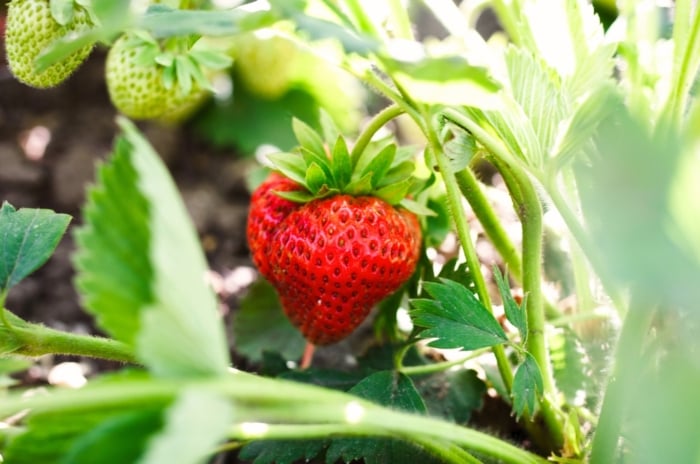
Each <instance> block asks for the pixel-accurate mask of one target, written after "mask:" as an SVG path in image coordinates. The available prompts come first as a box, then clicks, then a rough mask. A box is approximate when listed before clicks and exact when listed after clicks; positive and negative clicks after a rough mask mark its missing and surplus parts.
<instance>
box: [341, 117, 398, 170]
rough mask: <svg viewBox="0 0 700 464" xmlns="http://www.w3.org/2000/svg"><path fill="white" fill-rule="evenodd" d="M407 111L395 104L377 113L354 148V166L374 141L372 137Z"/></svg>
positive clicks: (352, 156)
mask: <svg viewBox="0 0 700 464" xmlns="http://www.w3.org/2000/svg"><path fill="white" fill-rule="evenodd" d="M405 112H406V111H405V110H404V109H403V108H401V107H400V106H398V105H396V104H393V105H389V106H387V107H386V108H384V109H383V110H382V111H380V112H379V113H377V114H376V115H375V116H374V117H373V118H372V119H371V120H370V121H369V123H368V124H367V126H366V127H365V128H364V129H363V131H362V133H360V135H359V137H357V140H356V141H355V145H353V147H352V151H351V153H350V157H351V159H352V161H353V164H356V163H357V160H358V159H359V158H360V156H361V155H362V152H364V151H365V149H366V148H367V145H369V143H370V142H371V141H372V137H374V134H376V133H377V131H378V130H379V129H381V128H382V127H383V126H384V125H385V124H386V123H387V122H389V121H391V120H392V119H394V118H395V117H397V116H399V115H401V114H403V113H405Z"/></svg>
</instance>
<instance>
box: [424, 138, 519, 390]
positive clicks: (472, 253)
mask: <svg viewBox="0 0 700 464" xmlns="http://www.w3.org/2000/svg"><path fill="white" fill-rule="evenodd" d="M426 135H427V137H428V143H429V146H430V149H431V150H432V151H433V153H434V155H435V159H436V161H437V164H438V168H439V169H440V174H441V175H442V178H443V182H444V184H445V190H446V193H447V200H448V202H449V205H450V210H451V211H452V218H453V219H454V221H455V226H456V228H457V236H458V237H459V241H460V244H461V245H462V250H463V251H464V256H465V259H466V261H467V265H468V266H469V270H470V271H471V273H472V276H473V279H474V285H475V287H476V292H477V294H478V295H479V300H480V301H481V303H482V304H483V305H484V306H485V307H486V309H488V310H489V311H490V312H491V313H493V306H492V304H491V297H490V296H489V292H488V287H487V286H486V281H485V279H484V275H483V273H482V272H481V264H480V262H479V257H478V256H477V254H476V249H475V247H474V244H473V243H472V240H471V235H470V234H469V223H468V221H467V218H466V215H465V213H464V208H463V207H462V196H461V194H460V191H459V186H458V185H457V179H456V177H455V174H454V172H453V171H452V169H451V168H450V165H449V161H448V160H447V157H446V156H445V154H444V152H443V150H442V147H441V145H440V141H439V140H438V137H437V134H436V133H435V130H434V128H432V127H430V128H428V131H427V133H426ZM493 353H494V355H495V356H496V362H497V364H498V371H499V372H500V374H501V377H502V378H503V384H504V385H505V388H506V391H507V392H508V393H510V391H511V389H512V387H513V371H512V368H511V365H510V363H509V362H508V358H507V357H506V352H505V348H504V347H503V345H496V346H494V347H493Z"/></svg>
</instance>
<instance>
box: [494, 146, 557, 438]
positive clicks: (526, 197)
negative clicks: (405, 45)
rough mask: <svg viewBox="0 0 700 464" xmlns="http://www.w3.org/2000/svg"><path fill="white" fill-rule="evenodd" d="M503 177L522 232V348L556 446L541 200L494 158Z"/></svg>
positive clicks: (525, 180) (525, 181)
mask: <svg viewBox="0 0 700 464" xmlns="http://www.w3.org/2000/svg"><path fill="white" fill-rule="evenodd" d="M496 166H497V167H498V168H499V170H500V172H501V175H503V179H504V180H505V182H506V185H507V186H508V190H509V191H510V192H511V196H512V197H513V199H514V201H516V202H517V203H516V211H517V212H518V216H519V217H520V223H521V225H522V234H523V245H522V246H523V268H522V276H523V291H524V293H525V295H527V325H528V335H527V343H526V348H527V351H528V352H529V353H530V354H531V355H532V356H533V357H534V358H535V360H536V361H537V364H538V366H539V368H540V372H541V373H542V386H543V392H542V398H541V401H540V408H541V413H542V417H543V419H544V421H545V423H546V424H547V428H548V429H549V432H550V437H551V440H552V442H553V445H554V447H555V448H556V449H559V448H560V447H561V446H562V445H563V443H564V431H563V429H562V423H561V421H560V417H559V414H558V411H557V408H556V406H555V405H554V404H553V403H552V402H553V401H556V398H557V397H558V394H557V389H556V385H555V383H554V372H553V370H552V363H551V360H550V358H549V349H548V348H547V339H546V332H545V331H546V318H545V311H544V295H543V294H542V239H543V228H542V216H543V211H542V204H541V203H540V199H539V197H538V196H537V192H536V191H535V188H534V186H533V185H532V182H531V181H530V179H529V178H528V177H527V175H526V174H525V173H523V172H521V171H518V170H516V169H512V168H511V167H510V166H509V165H507V164H505V163H504V162H501V161H500V160H496Z"/></svg>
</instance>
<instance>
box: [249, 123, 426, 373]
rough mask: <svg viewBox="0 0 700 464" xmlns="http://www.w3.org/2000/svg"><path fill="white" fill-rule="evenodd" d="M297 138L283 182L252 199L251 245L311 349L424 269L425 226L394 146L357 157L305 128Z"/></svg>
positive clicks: (283, 159)
mask: <svg viewBox="0 0 700 464" xmlns="http://www.w3.org/2000/svg"><path fill="white" fill-rule="evenodd" d="M294 131H295V133H296V136H297V139H298V140H299V142H300V145H301V147H300V148H299V150H298V151H297V153H296V154H294V153H284V154H279V155H275V156H272V157H270V159H271V161H272V162H273V163H274V164H275V166H277V167H278V168H279V170H280V171H281V172H282V175H280V174H273V175H272V176H270V178H269V179H268V180H266V181H265V182H264V183H263V184H262V185H261V186H260V187H259V188H258V190H257V191H256V192H255V193H254V194H253V198H252V203H251V209H250V213H249V218H248V230H247V233H248V244H249V247H250V249H251V252H252V254H253V261H254V262H255V264H256V265H257V266H258V268H259V269H260V272H261V274H262V275H263V276H265V277H266V278H267V279H268V280H269V281H270V282H271V283H272V284H273V285H274V287H275V288H276V290H277V293H278V294H279V297H280V301H281V303H282V306H283V308H284V312H285V314H286V315H287V317H288V318H289V319H290V320H291V322H292V323H293V324H294V325H295V326H296V327H297V328H299V330H300V331H301V332H302V334H303V335H304V337H306V339H307V340H308V341H309V342H310V343H311V344H314V345H326V344H330V343H335V342H337V341H339V340H341V339H343V338H344V337H346V336H348V335H349V334H350V333H351V332H352V331H353V330H355V328H356V327H357V326H358V325H359V324H360V323H361V322H362V321H363V320H364V319H365V318H366V317H367V315H368V314H369V312H370V310H371V309H372V307H373V306H374V305H375V304H377V303H379V302H380V301H381V300H382V299H383V298H385V297H386V296H388V295H389V294H391V293H393V292H395V291H396V290H398V289H399V287H401V285H403V283H404V282H406V280H408V278H409V277H410V276H411V275H412V274H413V272H414V270H415V268H416V264H417V262H418V257H419V254H420V247H421V230H420V225H419V223H418V219H417V217H416V216H415V214H413V213H412V212H409V211H408V210H407V209H405V208H404V207H403V206H404V205H406V206H411V207H414V208H418V206H416V204H415V203H413V202H410V201H407V200H406V199H405V197H406V196H407V194H408V192H409V191H411V188H412V187H413V186H414V179H413V178H412V177H411V173H412V171H413V164H412V162H410V161H409V160H408V157H407V156H406V155H405V154H398V153H397V149H396V146H394V145H388V146H384V147H377V148H374V149H371V150H365V152H364V153H361V154H355V155H354V156H351V155H350V153H349V151H348V149H347V146H346V144H345V141H344V139H343V138H342V137H339V139H338V140H337V141H336V143H335V145H334V146H333V147H332V148H329V146H328V144H327V143H324V141H323V140H321V138H320V137H319V136H318V135H317V134H316V133H315V132H314V131H313V130H312V129H311V128H309V127H308V126H306V125H304V124H302V123H300V122H299V121H295V122H294ZM290 179H293V180H290ZM399 204H400V205H401V206H399ZM394 205H396V206H394ZM307 352H308V353H311V351H309V350H307ZM305 359H306V360H308V359H307V358H306V355H305Z"/></svg>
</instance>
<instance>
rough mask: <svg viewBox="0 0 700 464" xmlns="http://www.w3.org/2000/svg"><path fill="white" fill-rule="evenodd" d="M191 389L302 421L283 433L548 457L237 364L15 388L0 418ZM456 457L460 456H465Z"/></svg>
mask: <svg viewBox="0 0 700 464" xmlns="http://www.w3.org/2000/svg"><path fill="white" fill-rule="evenodd" d="M191 389H197V390H200V391H205V392H209V393H211V394H215V395H219V396H221V397H223V398H227V399H229V400H230V401H231V402H232V403H233V405H234V406H235V408H236V418H237V423H239V424H244V423H259V424H269V426H271V427H275V426H277V425H284V424H287V425H289V426H290V427H295V426H298V425H301V427H299V428H298V429H297V430H296V431H295V432H291V431H287V432H286V433H288V434H290V436H291V434H293V435H294V436H295V438H299V439H304V438H310V437H307V436H306V435H305V429H304V425H305V424H325V425H328V426H334V425H335V426H342V425H345V426H348V427H350V426H351V427H353V432H352V434H355V435H356V434H362V435H366V436H377V435H380V434H381V435H383V436H386V435H392V436H396V437H400V438H402V439H404V440H416V441H418V442H421V443H427V442H428V441H430V442H431V443H435V444H447V445H448V449H450V450H451V451H452V452H453V453H454V455H455V456H457V454H456V451H455V450H456V448H455V447H461V448H464V449H465V450H468V451H469V452H474V453H478V454H481V455H484V456H489V457H492V458H494V459H495V460H498V461H499V462H503V463H507V464H545V463H546V462H547V461H546V460H545V459H543V458H541V457H539V456H536V455H534V454H532V453H530V452H528V451H525V450H522V449H520V448H518V447H516V446H513V445H511V444H509V443H508V442H506V441H503V440H501V439H498V438H496V437H493V436H491V435H488V434H486V433H482V432H478V431H476V430H472V429H469V428H465V427H461V426H458V425H456V424H452V423H449V422H445V421H442V420H439V419H434V418H430V417H427V416H422V415H417V414H410V413H406V412H401V411H396V410H392V409H388V408H385V407H383V406H380V405H377V404H374V403H371V402H368V401H366V400H363V399H361V398H358V397H356V396H353V395H349V394H347V393H343V392H339V391H333V390H328V389H325V388H321V387H317V386H313V385H304V384H300V383H296V382H291V381H284V380H280V379H269V378H264V377H259V376H256V375H253V374H247V373H244V372H240V371H236V372H235V373H232V374H231V375H228V376H222V377H221V376H217V377H213V378H203V379H180V380H178V379H157V378H150V379H133V380H130V381H119V382H113V383H110V382H102V383H98V384H95V385H92V386H91V387H90V388H86V389H83V390H80V391H67V390H63V391H60V390H56V391H54V393H53V394H52V395H37V396H33V397H29V398H22V397H21V396H20V395H19V394H12V395H8V396H7V397H6V398H4V400H3V402H2V403H0V417H4V416H7V415H10V414H13V413H16V412H18V411H20V410H25V409H29V410H31V411H32V413H41V412H51V413H56V414H62V413H70V412H73V413H81V412H84V411H90V410H95V409H101V408H121V409H124V410H128V409H133V408H139V407H142V406H143V405H150V406H154V405H155V406H158V405H161V406H163V407H165V406H166V405H168V404H171V403H172V401H173V400H174V399H175V398H176V397H177V396H178V394H179V393H180V392H183V391H186V390H191ZM280 392H284V394H280ZM309 405H313V407H310V406H309ZM272 424H277V425H275V426H273V425H272ZM264 429H265V427H262V428H259V429H258V430H262V431H263V432H264ZM273 430H274V429H273ZM345 430H346V431H347V429H345ZM312 431H313V429H312ZM248 438H249V439H252V438H256V439H265V438H267V436H266V435H265V433H258V434H256V435H255V437H252V436H248ZM461 456H462V457H463V458H465V455H463V454H461ZM450 462H456V461H450ZM462 462H470V461H467V460H463V461H462ZM471 462H476V461H471Z"/></svg>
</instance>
